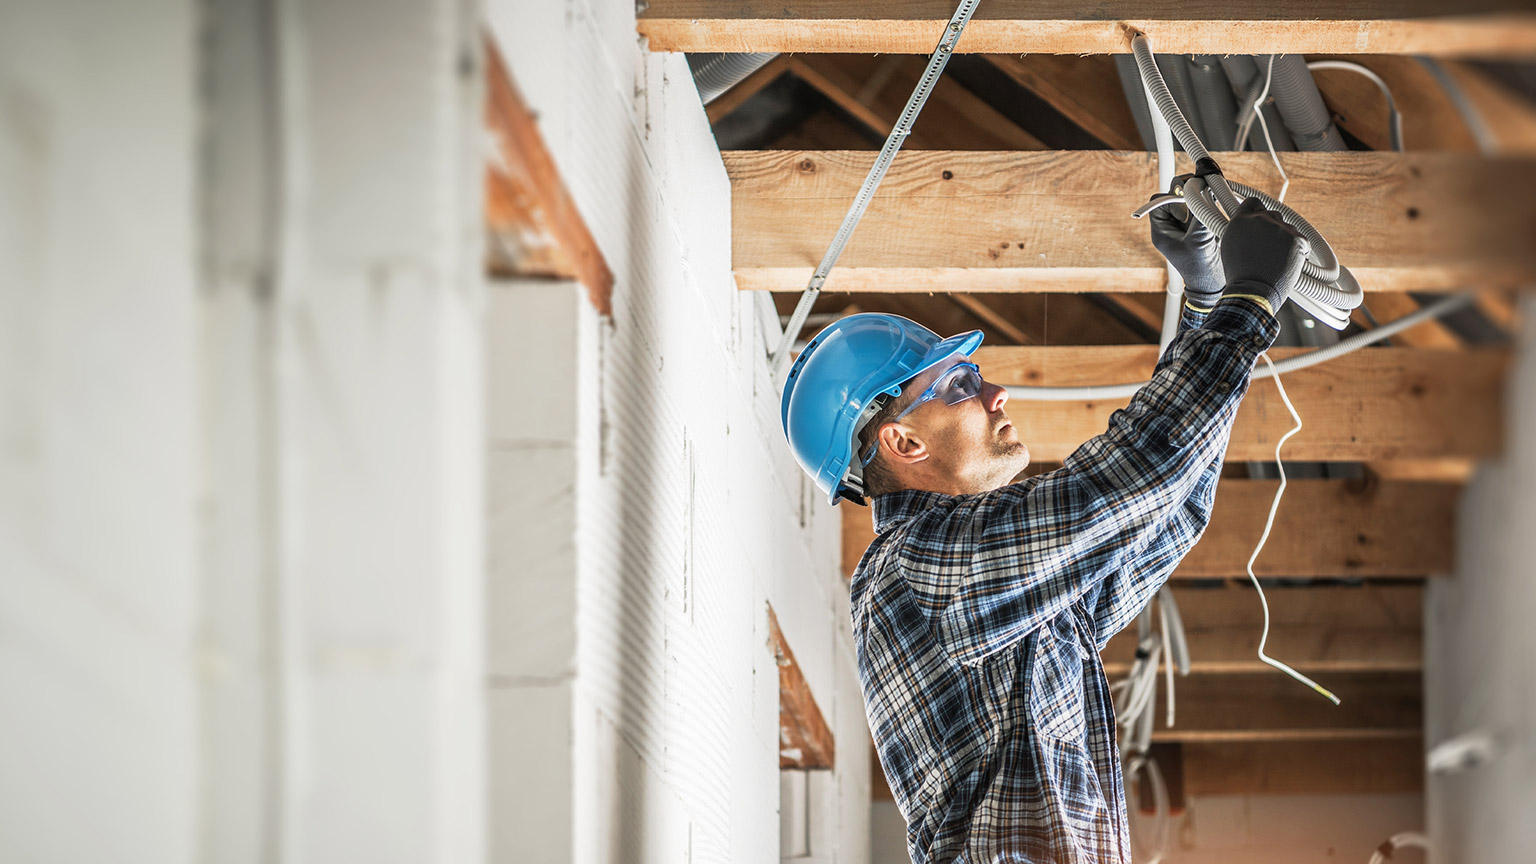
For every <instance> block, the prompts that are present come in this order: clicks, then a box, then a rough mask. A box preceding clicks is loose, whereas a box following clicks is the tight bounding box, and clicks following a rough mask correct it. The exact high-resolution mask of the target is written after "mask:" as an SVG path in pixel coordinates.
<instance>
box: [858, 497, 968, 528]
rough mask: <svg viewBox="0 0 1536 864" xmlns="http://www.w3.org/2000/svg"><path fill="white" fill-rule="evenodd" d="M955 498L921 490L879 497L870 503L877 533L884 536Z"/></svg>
mask: <svg viewBox="0 0 1536 864" xmlns="http://www.w3.org/2000/svg"><path fill="white" fill-rule="evenodd" d="M952 497H954V496H952V495H945V494H943V493H940V492H926V491H923V490H921V489H898V490H896V491H895V492H887V493H886V494H884V495H880V496H877V497H876V498H874V500H872V501H871V502H870V510H871V511H872V515H873V516H874V520H875V533H876V534H884V533H885V532H887V531H889V530H891V529H892V528H895V527H897V526H898V525H901V524H902V523H903V522H906V521H908V520H910V519H912V518H913V517H915V516H918V515H920V514H922V513H923V512H924V511H926V510H929V509H932V508H933V507H935V506H937V505H938V504H940V503H942V502H944V501H948V500H949V499H950V498H952Z"/></svg>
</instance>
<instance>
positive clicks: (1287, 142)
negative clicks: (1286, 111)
mask: <svg viewBox="0 0 1536 864" xmlns="http://www.w3.org/2000/svg"><path fill="white" fill-rule="evenodd" d="M1221 68H1222V69H1225V70H1226V72H1227V78H1228V79H1229V80H1230V81H1231V82H1232V93H1233V94H1234V96H1237V97H1241V98H1240V99H1239V100H1238V106H1239V107H1238V109H1237V119H1238V120H1239V121H1240V120H1241V119H1242V118H1243V117H1245V116H1247V114H1248V112H1249V111H1250V110H1251V106H1252V105H1253V100H1255V99H1257V98H1258V97H1259V91H1260V90H1262V89H1264V76H1263V75H1260V74H1259V67H1258V65H1257V64H1256V63H1254V62H1253V58H1252V57H1249V56H1248V55H1246V54H1234V55H1232V56H1230V57H1223V58H1221ZM1259 113H1260V114H1263V115H1264V122H1265V123H1267V124H1269V137H1270V138H1271V139H1273V140H1274V142H1275V149H1276V150H1295V149H1296V142H1294V141H1292V140H1291V133H1290V132H1288V131H1287V130H1286V128H1285V123H1284V122H1282V121H1281V120H1280V112H1278V111H1276V110H1275V103H1274V100H1272V99H1266V100H1265V101H1264V104H1263V105H1260V106H1259ZM1252 125H1253V127H1254V128H1252V129H1249V130H1248V136H1247V139H1246V140H1245V141H1238V140H1236V139H1235V138H1234V139H1233V143H1232V149H1234V150H1241V149H1243V147H1244V145H1245V144H1246V146H1247V147H1248V148H1249V149H1251V150H1259V151H1262V150H1266V149H1268V147H1267V146H1266V145H1265V144H1264V130H1263V129H1261V128H1259V127H1258V124H1257V123H1255V124H1252Z"/></svg>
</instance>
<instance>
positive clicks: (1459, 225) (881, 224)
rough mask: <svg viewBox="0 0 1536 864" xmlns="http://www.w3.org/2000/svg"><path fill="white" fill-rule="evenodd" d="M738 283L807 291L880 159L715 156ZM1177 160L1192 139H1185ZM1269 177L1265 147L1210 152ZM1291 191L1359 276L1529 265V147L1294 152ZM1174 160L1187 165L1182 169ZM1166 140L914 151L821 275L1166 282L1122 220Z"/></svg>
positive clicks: (1429, 282) (1463, 278)
mask: <svg viewBox="0 0 1536 864" xmlns="http://www.w3.org/2000/svg"><path fill="white" fill-rule="evenodd" d="M722 155H723V156H724V159H725V165H726V170H727V172H728V173H729V175H730V178H731V201H732V218H733V227H732V237H733V239H732V264H733V266H734V268H735V271H736V279H737V284H738V285H739V286H740V287H741V288H743V289H761V290H776V291H799V290H800V289H802V288H804V287H805V284H806V280H807V279H808V278H809V277H810V274H811V272H812V269H813V268H814V267H815V265H816V263H817V262H818V261H820V260H821V257H822V254H823V253H824V252H825V251H826V246H827V242H828V240H829V239H830V238H831V237H832V236H833V235H834V234H835V233H836V231H837V226H838V224H839V222H840V221H841V220H842V218H843V215H844V213H845V212H846V211H847V209H848V202H850V201H852V200H853V198H854V195H855V194H856V193H857V191H858V188H859V185H860V183H861V182H862V181H863V179H864V176H865V174H866V173H867V172H868V170H869V167H870V164H871V163H872V162H873V160H874V158H875V154H874V153H872V152H861V151H738V152H726V153H724V154H722ZM1179 158H1180V161H1181V164H1183V160H1184V157H1183V154H1180V157H1179ZM1217 158H1218V159H1219V160H1220V161H1221V163H1222V165H1223V167H1224V168H1225V169H1226V171H1227V174H1228V176H1230V177H1232V178H1234V179H1237V180H1239V181H1241V182H1244V183H1247V184H1248V185H1251V186H1254V187H1257V188H1261V189H1271V190H1273V189H1277V188H1278V187H1279V175H1278V173H1277V172H1276V171H1275V168H1274V166H1273V165H1272V164H1271V163H1270V161H1269V156H1268V154H1260V153H1222V154H1217ZM1281 158H1282V160H1283V164H1284V165H1285V168H1286V171H1287V172H1288V173H1289V175H1290V177H1291V190H1290V194H1289V196H1288V197H1287V199H1286V200H1287V202H1288V203H1289V204H1290V205H1291V206H1293V207H1295V208H1296V210H1297V212H1299V213H1301V214H1302V215H1304V216H1306V217H1307V219H1308V220H1309V221H1310V222H1311V223H1312V224H1313V225H1314V226H1316V227H1317V229H1318V230H1319V231H1321V232H1322V233H1323V235H1324V236H1325V237H1327V238H1328V239H1329V242H1330V243H1331V244H1332V245H1333V247H1334V250H1335V252H1336V253H1337V254H1338V256H1339V259H1340V260H1341V261H1342V262H1344V264H1345V265H1346V266H1348V267H1349V268H1350V270H1351V272H1353V273H1354V274H1355V276H1356V278H1358V279H1359V280H1360V282H1361V284H1362V286H1364V288H1365V289H1366V290H1367V291H1410V290H1412V291H1419V290H1423V291H1435V290H1458V289H1464V288H1466V287H1467V286H1469V285H1478V286H1485V287H1486V286H1516V285H1522V284H1528V283H1530V282H1532V281H1533V277H1536V244H1532V243H1530V242H1529V240H1530V238H1531V237H1533V236H1536V160H1532V159H1527V158H1509V159H1502V158H1501V159H1486V158H1483V157H1480V156H1474V155H1469V154H1460V153H1367V152H1348V153H1286V154H1283V155H1282V157H1281ZM1181 170H1189V169H1188V168H1187V167H1185V168H1181ZM1156 173H1157V172H1156V156H1155V155H1154V154H1149V153H1133V152H1124V151H1044V152H1007V151H997V152H959V151H904V152H902V153H900V154H898V155H897V157H896V160H895V161H894V163H893V164H892V166H891V169H890V171H889V173H888V174H887V175H886V177H885V180H884V181H883V182H882V184H881V186H880V191H879V193H878V194H877V195H876V196H875V198H874V200H873V202H872V203H871V204H870V207H869V210H868V212H867V213H866V214H865V216H864V218H863V221H862V222H860V224H859V228H858V231H857V232H855V234H854V235H853V239H852V240H851V241H850V242H849V244H848V247H847V249H846V251H845V252H844V253H843V256H842V258H841V259H840V261H839V263H838V266H837V267H836V268H835V269H834V270H833V271H832V274H831V276H830V277H829V278H828V280H827V284H826V287H827V290H829V291H887V292H889V291H921V292H927V291H940V292H951V291H1009V292H1070V291H1112V292H1161V291H1163V290H1164V285H1165V278H1166V277H1165V272H1166V271H1165V270H1164V264H1163V259H1162V257H1161V256H1159V255H1158V253H1157V251H1156V250H1155V249H1154V248H1153V247H1152V243H1151V240H1150V239H1149V237H1148V229H1147V226H1146V224H1145V223H1144V222H1142V221H1139V220H1136V219H1132V218H1130V214H1131V211H1133V210H1135V209H1136V208H1137V207H1138V206H1140V205H1141V204H1142V203H1144V202H1145V201H1146V199H1147V196H1148V195H1149V194H1150V193H1151V190H1153V189H1155V188H1157V178H1156Z"/></svg>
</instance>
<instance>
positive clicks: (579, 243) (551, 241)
mask: <svg viewBox="0 0 1536 864" xmlns="http://www.w3.org/2000/svg"><path fill="white" fill-rule="evenodd" d="M485 86H486V92H485V126H486V132H487V133H488V134H489V136H490V138H491V139H492V141H493V142H494V145H495V147H494V150H493V152H492V153H491V154H489V156H488V157H487V159H486V165H485V227H486V233H487V240H488V242H487V243H486V252H487V257H488V260H487V262H486V267H487V269H488V270H489V271H490V273H491V274H492V275H495V276H534V277H547V278H553V279H575V280H577V281H579V282H581V284H582V285H584V286H585V287H586V289H587V297H588V298H589V299H590V300H591V302H592V305H593V306H594V307H595V308H596V309H597V311H598V312H599V313H601V314H603V315H607V314H609V313H610V311H611V309H612V296H613V273H612V271H610V270H609V269H608V264H607V262H606V261H605V260H604V258H603V253H602V250H600V249H599V248H598V246H597V241H596V240H595V239H594V238H593V236H592V232H591V231H590V230H588V228H587V224H586V222H584V221H583V220H582V218H581V213H579V212H578V211H577V209H576V202H575V201H574V200H573V199H572V198H571V196H570V193H569V192H567V191H566V188H565V185H564V184H563V183H561V181H560V172H559V171H558V170H557V169H556V167H555V161H554V158H553V157H552V156H550V153H549V150H548V149H547V148H546V147H545V146H544V139H543V138H542V137H541V136H540V135H539V130H538V125H537V124H536V123H535V121H534V118H533V114H532V113H530V112H529V110H528V106H527V105H526V104H525V103H524V102H523V100H522V97H521V96H520V95H519V94H518V92H517V88H516V87H515V86H514V85H513V83H512V78H511V75H510V73H509V72H508V71H507V67H506V63H505V62H504V61H503V60H502V58H501V53H500V52H499V51H498V50H497V49H496V44H495V42H493V41H492V40H490V39H486V40H485Z"/></svg>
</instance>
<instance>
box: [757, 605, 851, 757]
mask: <svg viewBox="0 0 1536 864" xmlns="http://www.w3.org/2000/svg"><path fill="white" fill-rule="evenodd" d="M768 632H769V635H770V641H771V647H772V648H773V653H774V658H775V660H777V662H778V665H779V768H780V769H785V768H799V769H812V768H831V767H832V766H833V764H834V763H835V761H836V755H837V753H836V746H835V744H834V742H833V740H832V729H831V728H830V727H828V726H827V721H826V718H825V717H823V716H822V713H821V709H820V708H819V707H817V705H816V697H814V696H812V695H811V687H810V685H809V684H807V683H806V680H805V674H804V673H802V672H801V671H800V665H799V664H798V663H796V662H795V654H794V652H793V651H791V650H789V643H788V642H787V641H785V639H784V631H782V630H780V629H779V618H778V616H777V615H775V614H774V612H773V607H771V606H770V607H769V608H768Z"/></svg>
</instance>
